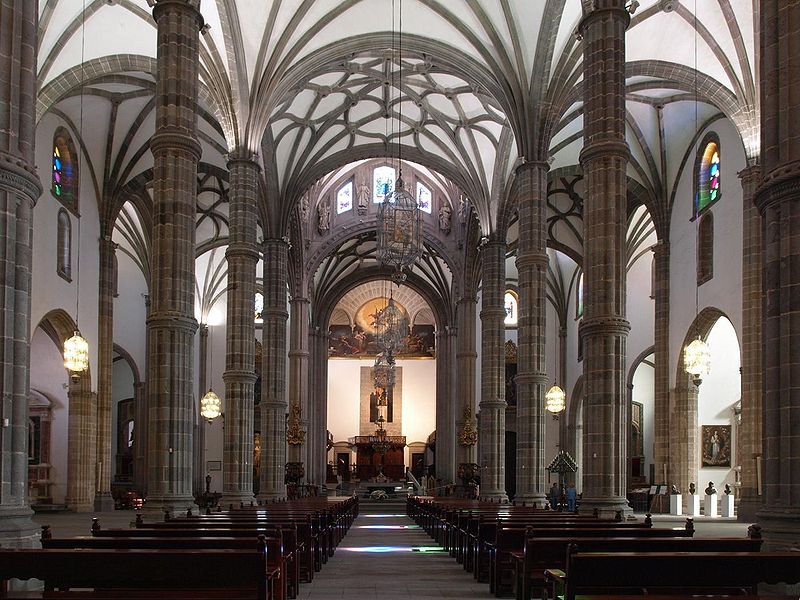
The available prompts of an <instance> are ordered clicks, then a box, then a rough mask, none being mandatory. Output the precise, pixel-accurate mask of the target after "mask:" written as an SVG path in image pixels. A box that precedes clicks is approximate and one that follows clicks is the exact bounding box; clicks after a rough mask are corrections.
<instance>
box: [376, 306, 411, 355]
mask: <svg viewBox="0 0 800 600" xmlns="http://www.w3.org/2000/svg"><path fill="white" fill-rule="evenodd" d="M375 330H376V337H377V342H378V346H379V347H380V348H381V349H382V350H383V351H384V352H385V353H387V354H389V355H391V354H393V353H394V352H397V351H398V350H399V349H400V347H401V346H402V345H403V339H404V338H406V337H408V318H407V317H406V315H405V313H404V312H403V310H402V309H401V308H400V307H399V306H397V303H396V302H395V301H394V298H389V302H388V303H387V304H386V306H385V307H384V308H383V309H382V310H381V311H380V312H379V313H378V315H377V318H376V319H375Z"/></svg>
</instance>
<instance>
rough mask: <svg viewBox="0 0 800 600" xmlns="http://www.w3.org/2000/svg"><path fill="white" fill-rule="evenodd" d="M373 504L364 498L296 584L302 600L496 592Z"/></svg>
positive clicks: (399, 517) (401, 518)
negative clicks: (308, 575)
mask: <svg viewBox="0 0 800 600" xmlns="http://www.w3.org/2000/svg"><path fill="white" fill-rule="evenodd" d="M373 507H374V505H373V506H369V505H367V506H364V505H363V504H362V510H361V514H360V515H359V517H358V518H357V519H356V521H355V523H353V526H352V527H351V528H350V531H349V532H348V533H347V536H346V537H345V538H344V540H343V541H342V544H341V545H340V546H339V547H338V548H337V549H336V554H335V555H334V556H333V557H332V558H331V559H330V560H329V561H328V563H327V564H326V565H324V566H323V568H322V571H321V572H319V573H317V574H315V576H314V581H313V582H311V583H306V584H301V585H300V594H299V598H300V599H301V600H306V599H309V600H328V599H332V598H358V599H359V600H361V599H363V600H373V599H376V600H377V599H380V600H400V599H403V600H407V599H411V598H493V597H494V596H493V595H492V594H490V593H489V585H488V584H485V583H481V584H478V583H476V582H475V580H474V579H473V578H472V575H471V574H470V573H467V572H466V571H464V570H463V569H462V568H461V565H459V564H457V563H456V561H455V560H454V559H453V558H451V557H450V555H449V554H448V553H447V552H443V551H441V550H440V549H439V548H438V547H436V546H435V545H434V542H433V540H432V539H431V538H429V537H428V536H427V535H426V534H425V532H424V531H422V529H419V528H418V526H417V525H416V524H415V523H414V522H413V521H412V520H411V519H409V518H408V517H406V516H405V515H404V514H400V513H401V511H399V510H397V509H396V508H395V507H392V509H391V512H390V514H386V513H387V512H389V511H384V512H378V511H377V510H376V508H373Z"/></svg>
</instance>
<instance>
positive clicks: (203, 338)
mask: <svg viewBox="0 0 800 600" xmlns="http://www.w3.org/2000/svg"><path fill="white" fill-rule="evenodd" d="M197 335H198V337H199V338H200V343H199V344H198V351H199V353H200V356H199V357H198V358H197V371H198V373H197V383H198V385H197V390H198V393H199V394H200V397H202V396H203V394H205V393H206V392H207V391H208V387H209V386H208V376H207V372H208V324H207V323H200V326H199V327H198V328H197ZM198 404H199V402H198ZM223 408H224V407H223ZM208 426H209V425H208V423H207V422H206V420H205V419H203V417H201V416H200V407H199V406H198V408H197V410H196V411H195V420H194V427H193V430H194V436H193V437H192V445H193V454H194V462H193V466H192V490H193V491H194V493H195V495H197V494H202V493H204V492H205V491H206V482H205V479H206V427H208Z"/></svg>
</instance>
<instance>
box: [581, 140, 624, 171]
mask: <svg viewBox="0 0 800 600" xmlns="http://www.w3.org/2000/svg"><path fill="white" fill-rule="evenodd" d="M630 156H631V151H630V148H629V147H628V143H627V142H626V141H625V140H624V139H609V138H604V139H600V140H597V141H590V142H589V143H588V144H586V145H585V146H584V147H583V149H582V150H581V152H580V154H579V155H578V162H580V164H581V166H583V165H586V163H588V162H591V161H593V160H596V159H606V158H614V157H616V158H621V159H624V160H630Z"/></svg>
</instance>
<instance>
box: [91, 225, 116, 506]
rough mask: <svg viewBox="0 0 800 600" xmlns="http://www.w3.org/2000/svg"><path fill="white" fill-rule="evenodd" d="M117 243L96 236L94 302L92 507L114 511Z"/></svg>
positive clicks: (106, 237)
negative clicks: (97, 267)
mask: <svg viewBox="0 0 800 600" xmlns="http://www.w3.org/2000/svg"><path fill="white" fill-rule="evenodd" d="M116 249H117V244H115V243H114V242H112V241H111V238H110V237H108V236H102V237H101V238H100V261H99V262H100V275H99V286H98V287H99V294H98V296H99V297H98V302H97V313H98V315H97V460H98V468H97V475H98V478H97V494H96V497H95V510H114V499H113V498H112V497H111V470H112V469H111V439H112V436H111V428H112V410H111V406H112V403H113V398H112V392H113V389H112V388H113V379H114V253H115V251H116Z"/></svg>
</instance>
